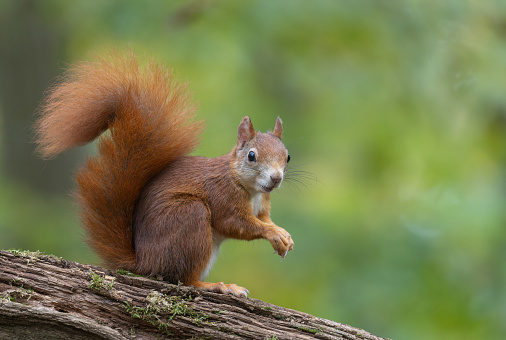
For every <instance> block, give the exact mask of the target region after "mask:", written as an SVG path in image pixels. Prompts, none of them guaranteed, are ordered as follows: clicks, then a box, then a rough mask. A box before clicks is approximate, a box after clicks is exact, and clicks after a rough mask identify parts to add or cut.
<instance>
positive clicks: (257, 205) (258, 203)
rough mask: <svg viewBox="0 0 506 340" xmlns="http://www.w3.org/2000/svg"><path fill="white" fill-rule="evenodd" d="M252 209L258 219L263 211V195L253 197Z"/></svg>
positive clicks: (256, 194) (258, 193)
mask: <svg viewBox="0 0 506 340" xmlns="http://www.w3.org/2000/svg"><path fill="white" fill-rule="evenodd" d="M251 208H252V209H253V214H254V215H255V216H257V217H258V214H259V213H260V211H261V210H262V193H261V192H257V193H255V194H253V195H251Z"/></svg>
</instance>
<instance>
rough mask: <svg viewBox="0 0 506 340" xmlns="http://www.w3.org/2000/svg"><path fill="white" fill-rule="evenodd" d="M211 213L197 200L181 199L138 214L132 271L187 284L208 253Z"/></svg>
mask: <svg viewBox="0 0 506 340" xmlns="http://www.w3.org/2000/svg"><path fill="white" fill-rule="evenodd" d="M210 216H211V213H210V211H209V208H208V207H207V206H206V205H205V204H204V203H203V202H202V201H200V200H199V199H196V198H189V197H186V198H181V199H178V200H173V201H166V202H165V203H163V204H160V205H159V206H150V207H149V208H144V207H143V209H141V210H140V211H138V214H137V220H136V225H135V233H134V235H135V253H136V259H137V268H136V271H137V272H138V273H140V274H143V275H149V276H157V275H161V276H162V277H163V279H164V280H166V281H169V282H171V283H174V284H178V283H179V282H182V283H183V284H185V285H188V282H190V281H191V280H192V278H193V277H199V275H200V273H201V272H202V271H203V270H204V269H205V268H206V266H207V264H208V262H209V260H210V258H211V254H212V248H213V235H212V230H211V217H210Z"/></svg>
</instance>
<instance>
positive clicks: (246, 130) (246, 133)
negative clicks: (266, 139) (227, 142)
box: [237, 116, 257, 148]
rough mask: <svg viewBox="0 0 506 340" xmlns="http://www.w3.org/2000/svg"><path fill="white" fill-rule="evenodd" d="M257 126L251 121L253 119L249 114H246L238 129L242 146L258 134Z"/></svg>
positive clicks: (238, 136)
mask: <svg viewBox="0 0 506 340" xmlns="http://www.w3.org/2000/svg"><path fill="white" fill-rule="evenodd" d="M256 134H257V133H256V131H255V128H254V127H253V124H252V123H251V119H250V118H249V117H248V116H244V118H243V119H242V121H241V124H239V128H238V129H237V140H238V143H239V145H240V147H241V148H242V147H244V144H246V143H247V142H249V141H250V140H251V139H253V137H255V136H256Z"/></svg>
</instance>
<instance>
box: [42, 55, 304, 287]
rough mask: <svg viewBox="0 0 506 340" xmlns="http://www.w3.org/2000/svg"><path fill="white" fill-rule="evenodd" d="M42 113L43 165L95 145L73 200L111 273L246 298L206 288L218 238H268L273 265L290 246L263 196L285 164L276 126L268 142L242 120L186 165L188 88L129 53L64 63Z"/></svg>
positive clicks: (194, 126)
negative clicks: (220, 151)
mask: <svg viewBox="0 0 506 340" xmlns="http://www.w3.org/2000/svg"><path fill="white" fill-rule="evenodd" d="M39 111H40V116H39V118H38V120H37V122H36V125H35V129H36V136H37V143H38V146H37V150H38V152H39V153H40V154H41V155H42V157H43V158H46V159H48V158H52V157H55V156H56V155H57V154H59V153H61V152H62V151H64V150H67V149H70V148H72V147H74V146H77V145H83V144H86V143H89V142H91V141H92V140H94V139H95V138H97V137H98V136H101V137H100V139H99V141H98V153H97V154H96V155H95V156H93V157H90V158H89V159H88V160H87V162H86V164H85V165H84V166H82V167H81V168H80V169H79V171H78V173H77V174H76V182H77V187H78V188H77V192H76V193H75V196H76V199H77V201H78V204H79V206H80V212H81V220H82V225H83V228H84V230H85V232H86V235H87V242H88V244H89V245H90V246H91V248H92V249H93V250H94V251H95V252H96V253H97V254H98V255H99V256H100V257H101V258H102V260H104V262H105V264H106V265H107V266H109V267H110V268H113V269H118V268H122V269H126V270H129V271H131V272H133V273H137V274H141V275H146V276H160V275H161V276H162V277H163V279H164V280H166V281H168V282H171V283H174V284H178V283H180V282H181V283H183V284H184V285H189V286H190V285H191V286H194V287H197V288H201V289H205V290H210V291H214V292H221V293H229V294H234V295H236V296H247V294H248V293H249V292H248V290H247V289H245V288H243V287H240V286H237V285H235V284H223V282H220V283H210V282H204V279H205V277H206V276H207V274H208V273H209V270H210V269H211V267H212V265H213V263H214V261H215V260H216V257H217V255H218V252H219V248H220V245H221V243H222V241H224V240H226V239H228V238H233V239H239V240H248V241H249V240H255V239H262V238H263V239H267V240H269V241H270V243H271V245H272V247H273V248H274V250H275V251H276V252H277V253H278V254H279V255H280V256H282V258H284V257H285V256H286V254H287V252H288V251H289V250H292V249H293V244H294V243H293V240H292V238H291V236H290V234H289V233H288V232H287V231H286V230H285V229H283V228H280V227H278V226H277V225H276V224H274V222H272V220H271V219H270V192H271V191H272V190H273V189H274V188H278V187H279V186H280V184H281V181H282V180H283V177H284V174H285V172H286V168H287V164H288V162H289V161H290V155H289V154H288V151H287V149H286V148H285V146H284V145H283V142H282V141H281V137H282V130H283V127H282V122H281V119H279V117H278V118H277V120H276V124H275V127H274V130H273V131H272V132H268V133H261V132H257V131H255V129H254V128H253V125H252V123H251V120H250V118H249V117H247V116H246V117H244V118H243V119H242V121H241V123H240V124H239V128H238V135H237V137H238V138H237V143H236V145H235V146H234V147H233V149H232V151H230V153H228V154H226V155H224V156H221V157H217V158H205V157H196V156H188V154H189V153H191V152H192V151H193V150H194V149H195V147H196V146H197V145H198V142H199V135H200V133H201V131H202V127H203V124H202V122H201V121H198V120H197V119H196V115H195V114H196V105H195V104H194V103H193V102H192V101H191V99H190V95H189V93H188V91H187V85H186V84H181V83H179V82H178V81H177V80H176V79H175V76H174V75H173V74H172V72H169V71H167V70H165V69H164V68H163V67H162V66H160V65H159V64H157V63H156V62H153V61H150V62H148V63H147V65H146V66H144V67H142V66H141V65H139V63H138V62H137V60H136V58H135V56H134V55H133V54H130V55H127V56H123V55H120V54H114V55H111V56H110V57H106V58H99V59H97V60H96V61H95V62H90V63H78V64H75V65H73V66H71V67H70V68H69V69H68V70H67V72H66V73H65V74H64V76H63V77H62V79H60V81H59V82H58V83H57V84H56V85H55V86H53V87H52V88H51V89H50V91H49V93H48V95H47V96H46V98H45V100H44V101H43V103H42V104H41V107H40V110H39ZM106 130H109V132H108V133H104V134H102V133H103V132H104V131H106Z"/></svg>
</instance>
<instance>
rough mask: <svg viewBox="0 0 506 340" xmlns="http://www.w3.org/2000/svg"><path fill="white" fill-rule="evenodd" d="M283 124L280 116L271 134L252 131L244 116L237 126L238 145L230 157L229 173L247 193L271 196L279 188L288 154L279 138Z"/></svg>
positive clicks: (248, 119)
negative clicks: (269, 194) (230, 166)
mask: <svg viewBox="0 0 506 340" xmlns="http://www.w3.org/2000/svg"><path fill="white" fill-rule="evenodd" d="M282 134H283V125H282V122H281V119H279V117H278V118H277V120H276V125H275V127H274V130H273V131H272V132H267V133H261V132H257V131H255V129H254V128H253V124H252V123H251V119H250V118H249V117H248V116H245V117H244V118H243V119H242V121H241V124H239V128H238V133H237V145H236V146H235V148H234V151H233V155H232V158H233V159H232V171H233V175H234V176H235V177H236V179H238V180H239V182H240V183H241V185H242V186H243V187H244V188H245V189H246V190H248V191H249V192H250V193H253V192H263V193H270V192H271V191H272V190H273V189H274V188H278V187H279V186H280V185H281V181H282V180H283V177H284V176H285V171H286V166H287V164H288V162H289V161H290V155H289V154H288V150H286V148H285V146H284V144H283V142H282V141H281V137H282Z"/></svg>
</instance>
